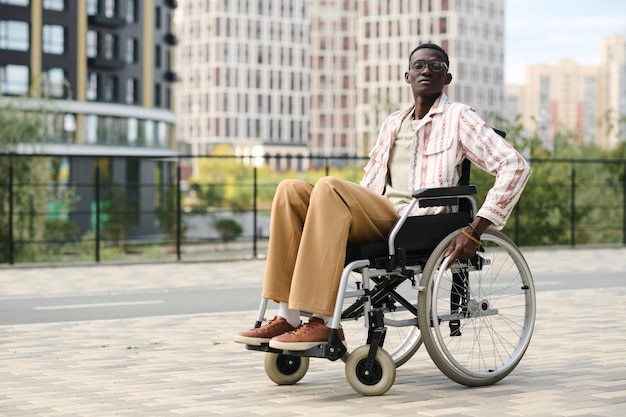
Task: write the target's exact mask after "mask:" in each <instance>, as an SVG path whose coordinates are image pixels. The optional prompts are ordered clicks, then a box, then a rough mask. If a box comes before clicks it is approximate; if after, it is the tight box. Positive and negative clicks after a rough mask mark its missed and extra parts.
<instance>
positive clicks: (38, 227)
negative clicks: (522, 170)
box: [0, 154, 626, 265]
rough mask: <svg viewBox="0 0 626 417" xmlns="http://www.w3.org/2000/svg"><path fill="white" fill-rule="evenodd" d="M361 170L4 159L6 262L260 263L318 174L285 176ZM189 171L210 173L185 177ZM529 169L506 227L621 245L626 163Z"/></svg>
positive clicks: (544, 236)
mask: <svg viewBox="0 0 626 417" xmlns="http://www.w3.org/2000/svg"><path fill="white" fill-rule="evenodd" d="M363 163H364V159H363V158H349V157H335V156H332V157H331V156H307V157H293V158H290V157H284V156H282V157H280V156H265V157H263V158H261V159H259V158H252V157H235V156H205V157H192V156H187V155H184V156H177V157H171V158H164V157H163V156H161V155H145V156H141V157H120V156H113V155H111V156H106V155H98V156H93V155H41V154H37V155H23V154H3V155H0V263H6V264H11V265H12V264H15V263H32V262H38V263H39V262H53V263H59V262H74V263H75V262H111V261H114V262H153V261H181V260H185V261H187V260H189V261H191V260H225V259H231V258H240V257H261V256H263V255H264V253H265V249H266V244H267V237H268V233H269V206H270V204H271V199H272V195H273V190H274V189H275V187H276V185H277V184H278V182H279V181H280V180H281V179H282V178H283V177H288V176H289V175H297V176H299V177H305V176H306V174H307V172H308V173H309V174H311V172H313V170H309V171H305V172H301V171H294V172H292V173H291V174H287V173H283V175H282V176H281V175H280V173H281V172H282V171H281V170H286V169H288V168H294V169H296V168H298V169H301V168H302V167H303V166H307V167H308V166H311V167H318V168H317V170H316V171H314V172H315V173H316V175H310V176H309V177H308V179H310V180H311V181H314V180H315V179H316V178H317V177H319V176H322V175H329V174H330V175H336V176H341V177H344V178H345V179H347V180H351V181H358V179H359V176H360V174H361V169H360V168H361V167H362V166H363ZM194 165H195V166H196V168H199V171H200V172H201V173H203V176H201V177H199V178H198V179H197V180H193V179H191V180H192V181H190V178H188V177H189V173H190V172H191V167H192V166H194ZM531 165H532V167H533V175H532V176H531V179H530V181H529V183H528V185H527V187H526V189H525V191H524V194H523V195H522V198H521V199H520V201H519V203H518V205H517V206H516V209H515V212H514V213H513V214H512V216H511V218H510V220H509V222H508V224H507V226H506V228H505V232H506V233H507V234H508V235H509V236H510V237H511V238H513V239H514V240H515V241H516V243H518V244H519V245H522V246H540V245H568V246H576V245H590V244H601V245H626V210H625V207H626V185H625V179H626V160H601V159H597V160H581V159H579V160H570V159H552V160H539V159H535V160H531ZM338 166H343V167H349V168H350V167H351V168H352V169H343V170H339V169H337V167H338ZM268 167H275V169H270V168H268ZM278 168H280V169H278ZM295 172H298V173H297V174H296V173H295ZM471 182H472V183H474V184H476V185H477V186H478V189H479V192H480V193H481V194H480V195H479V196H478V201H479V203H480V202H481V201H482V199H483V198H484V195H485V194H486V192H487V190H488V189H489V188H490V185H491V182H492V177H491V176H490V175H488V174H485V173H482V172H481V171H479V170H477V169H473V170H472V181H471ZM239 229H240V230H239Z"/></svg>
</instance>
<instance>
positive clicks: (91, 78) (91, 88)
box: [87, 72, 98, 100]
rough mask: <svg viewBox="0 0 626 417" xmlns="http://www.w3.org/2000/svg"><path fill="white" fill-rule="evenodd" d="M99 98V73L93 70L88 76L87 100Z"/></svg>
mask: <svg viewBox="0 0 626 417" xmlns="http://www.w3.org/2000/svg"><path fill="white" fill-rule="evenodd" d="M97 99H98V74H97V73H95V72H92V73H90V74H89V75H88V77H87V100H97Z"/></svg>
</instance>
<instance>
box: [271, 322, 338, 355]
mask: <svg viewBox="0 0 626 417" xmlns="http://www.w3.org/2000/svg"><path fill="white" fill-rule="evenodd" d="M329 337H330V328H328V327H326V325H325V324H324V320H322V319H320V318H319V317H311V318H310V319H309V322H308V323H306V324H303V325H302V326H300V327H298V328H297V329H296V330H294V331H291V332H289V333H284V334H282V335H280V336H276V337H273V338H272V340H270V347H271V348H274V349H282V350H307V349H310V348H312V347H315V346H317V345H321V344H324V343H328V338H329ZM339 339H340V340H341V341H342V342H343V343H344V344H345V340H346V338H345V337H344V335H343V330H342V329H339Z"/></svg>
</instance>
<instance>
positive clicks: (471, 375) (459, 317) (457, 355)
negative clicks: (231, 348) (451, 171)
mask: <svg viewBox="0 0 626 417" xmlns="http://www.w3.org/2000/svg"><path fill="white" fill-rule="evenodd" d="M474 194H476V187H475V186H473V185H465V186H457V187H447V188H436V189H424V190H418V191H416V192H415V193H413V200H412V201H411V203H410V204H409V207H408V208H407V210H405V212H404V214H403V215H402V216H401V217H400V219H399V220H398V221H397V222H396V224H395V225H394V227H393V228H392V230H391V232H390V233H389V236H388V239H387V241H386V242H381V243H375V244H366V245H360V246H358V247H357V248H356V249H357V250H356V253H357V254H356V255H354V254H352V255H351V254H350V251H349V253H348V256H347V264H346V266H345V267H344V270H343V272H342V276H341V281H340V284H339V290H338V293H337V301H336V304H335V312H334V315H333V318H332V321H331V324H330V326H329V327H330V328H331V333H330V337H329V340H328V343H323V344H319V345H317V346H315V347H313V348H310V349H308V350H305V351H283V350H277V349H273V348H270V347H269V345H267V344H262V345H261V346H250V345H247V346H246V348H247V349H249V350H256V351H263V352H267V354H266V358H265V370H266V374H267V375H268V377H269V378H270V379H271V380H272V381H274V382H275V383H277V384H279V385H287V384H295V383H297V382H298V381H299V380H300V379H301V378H302V377H304V375H305V374H306V371H307V370H308V366H309V358H310V357H318V358H326V359H329V360H331V361H336V360H337V359H342V360H343V361H344V362H345V372H346V378H347V380H348V382H349V383H350V385H351V386H352V388H353V389H354V390H355V391H357V392H358V393H361V394H363V395H381V394H384V393H385V392H386V391H387V390H389V389H390V388H391V386H392V385H393V382H394V381H395V376H396V368H397V367H399V366H401V365H402V364H403V363H405V362H406V361H407V360H409V359H410V358H411V357H412V356H413V354H414V353H415V352H416V351H417V349H418V348H419V346H420V345H421V343H422V340H423V342H424V344H425V346H426V348H427V351H428V353H429V355H430V357H431V359H432V360H433V361H434V362H435V364H436V365H437V367H438V368H439V369H440V370H441V371H442V372H443V373H444V374H445V375H446V376H448V377H449V378H450V379H452V380H454V381H456V382H458V383H460V384H464V385H468V386H480V385H490V384H493V383H495V382H498V381H499V380H501V379H502V378H504V377H505V376H506V375H508V374H509V373H510V372H511V371H512V370H513V369H514V368H515V367H516V366H517V364H518V363H519V361H520V360H521V358H522V357H523V355H524V353H525V351H526V349H527V347H528V345H529V343H530V339H531V336H532V332H533V328H534V320H535V290H534V284H533V280H532V275H531V272H530V269H529V268H528V265H527V264H526V261H525V260H524V257H523V255H522V254H521V252H520V251H519V249H518V248H517V246H516V245H515V244H514V243H513V242H512V241H511V240H510V239H509V238H508V237H506V236H505V235H504V234H503V233H501V232H499V231H497V230H495V229H493V228H489V229H488V230H487V231H486V232H485V233H484V234H483V236H482V243H483V244H482V245H481V247H479V249H478V251H477V254H476V255H474V257H472V258H471V259H470V260H468V261H464V262H459V261H456V262H454V263H453V264H451V265H449V263H450V260H449V259H447V258H445V259H444V257H443V253H444V252H445V250H446V248H447V246H448V245H449V243H450V241H451V240H452V239H453V238H454V237H455V236H456V235H457V233H458V228H459V227H463V226H466V225H467V220H468V219H469V220H471V219H472V218H473V216H474V214H475V213H476V211H477V206H476V202H475V200H474V198H473V195H474ZM464 201H468V202H469V211H466V210H463V211H461V210H459V212H457V213H451V216H449V215H434V216H418V217H409V213H410V212H411V210H412V209H413V208H414V207H415V206H416V205H419V207H429V206H456V207H461V206H462V204H463V202H464ZM440 219H443V220H445V221H448V220H450V219H454V221H452V222H451V223H449V224H447V223H446V226H445V227H442V225H441V224H440V223H441V221H438V222H435V223H437V225H436V227H435V229H436V230H435V231H433V233H432V234H430V233H421V234H418V235H416V234H415V232H414V231H413V230H407V229H409V228H407V227H406V224H407V222H408V221H409V220H411V221H412V222H418V223H420V225H419V227H417V230H418V231H422V228H423V227H424V225H428V224H429V223H430V222H433V221H435V220H440ZM433 236H435V237H436V239H435V242H434V244H433ZM420 239H421V240H420ZM352 252H355V251H352ZM358 255H365V256H361V257H360V256H358ZM351 256H352V257H354V256H356V259H354V260H352V259H350V257H351ZM489 257H491V258H489ZM492 258H493V259H492ZM495 262H497V263H498V268H502V269H495V268H494V271H493V272H491V271H489V273H487V271H486V269H489V268H490V267H491V266H492V263H495ZM500 264H502V266H500ZM483 272H484V274H483ZM353 273H357V274H360V275H361V281H360V284H358V282H359V281H357V286H356V289H352V290H348V285H349V282H350V280H351V277H352V275H353ZM418 275H421V279H420V281H419V283H418V282H417V280H416V276H418ZM474 275H476V277H475V276H474ZM501 275H502V276H501ZM483 280H484V281H485V283H486V284H488V285H485V286H484V287H482V285H483V283H482V281H483ZM371 282H374V284H375V285H374V287H371V285H370V284H371ZM406 282H410V283H411V287H412V288H413V289H414V290H416V291H417V303H416V304H413V303H411V302H410V301H408V300H406V298H404V297H403V296H402V295H401V294H399V293H398V292H397V291H396V289H397V287H398V286H399V285H400V284H402V283H406ZM352 298H355V299H356V301H354V302H353V303H352V304H351V305H349V306H348V308H344V303H345V302H346V299H352ZM509 300H514V301H513V302H509ZM396 302H399V303H400V308H401V310H402V311H404V312H408V313H410V314H412V315H413V317H411V318H406V317H404V318H402V319H399V320H396V319H393V318H389V317H385V314H387V315H390V314H393V313H394V312H395V311H396V310H397V308H396V307H395V303H396ZM267 303H268V300H267V299H262V300H261V305H260V307H259V311H258V316H257V321H256V323H255V327H259V326H261V324H262V322H263V321H264V315H265V311H266V309H267ZM509 310H511V311H513V314H508V315H507V314H506V313H505V311H509ZM360 317H363V325H362V329H364V330H365V331H366V332H367V335H366V336H364V337H363V338H364V339H365V340H364V341H363V342H364V344H363V345H362V346H360V347H358V348H356V349H354V350H353V351H352V352H348V349H347V347H346V346H345V345H344V344H343V343H342V342H341V341H340V339H339V335H338V329H339V328H340V326H341V323H342V322H346V321H349V320H358V319H359V318H360ZM435 317H436V319H434V318H435ZM443 323H448V326H449V331H448V330H446V331H443V330H442V329H443V326H442V324H443ZM387 326H392V327H394V328H408V329H409V330H408V335H406V336H404V335H400V339H401V342H400V344H399V346H400V347H399V348H395V347H391V348H390V350H391V351H392V353H391V354H390V353H389V352H388V351H387V350H386V349H385V343H387V341H386V337H387ZM484 328H486V330H484V331H482V330H483V329H484ZM344 331H345V332H347V329H346V328H344ZM418 332H419V333H418ZM347 337H348V334H346V338H347ZM489 337H491V338H492V339H491V340H486V339H489ZM508 338H511V340H510V341H509V340H508ZM494 339H495V341H494ZM505 339H506V340H505ZM483 341H484V344H485V346H484V347H483V345H482V343H483ZM490 343H491V344H492V346H490ZM492 350H495V352H492Z"/></svg>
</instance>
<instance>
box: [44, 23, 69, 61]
mask: <svg viewBox="0 0 626 417" xmlns="http://www.w3.org/2000/svg"><path fill="white" fill-rule="evenodd" d="M42 41H43V42H42V46H41V49H42V51H43V52H44V53H46V54H55V55H62V54H63V53H64V52H65V28H64V27H63V26H58V25H43V38H42Z"/></svg>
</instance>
